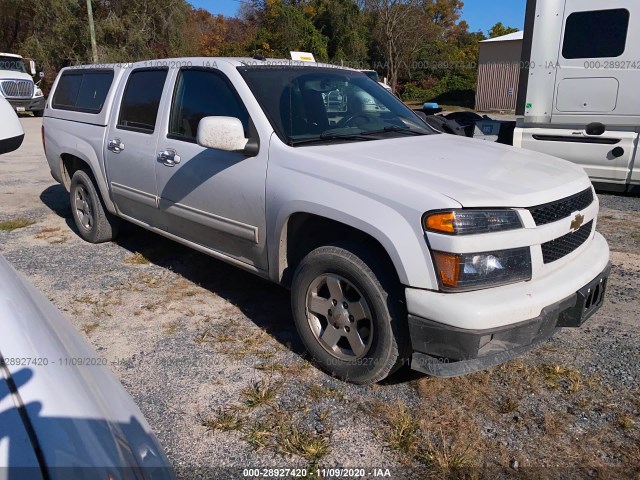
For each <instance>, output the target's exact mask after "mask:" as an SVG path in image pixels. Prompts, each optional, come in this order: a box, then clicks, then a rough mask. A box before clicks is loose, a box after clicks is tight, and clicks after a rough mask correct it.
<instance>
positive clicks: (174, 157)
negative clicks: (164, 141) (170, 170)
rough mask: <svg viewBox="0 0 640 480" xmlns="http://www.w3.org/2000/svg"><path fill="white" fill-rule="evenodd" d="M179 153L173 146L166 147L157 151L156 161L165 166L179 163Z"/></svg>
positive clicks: (173, 165)
mask: <svg viewBox="0 0 640 480" xmlns="http://www.w3.org/2000/svg"><path fill="white" fill-rule="evenodd" d="M180 160H182V159H181V158H180V155H178V154H177V153H176V151H175V150H174V149H173V148H167V149H166V150H165V151H164V152H160V153H158V161H159V162H162V163H163V164H164V165H166V166H167V167H175V166H176V165H177V164H179V163H180Z"/></svg>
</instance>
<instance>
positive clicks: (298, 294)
mask: <svg viewBox="0 0 640 480" xmlns="http://www.w3.org/2000/svg"><path fill="white" fill-rule="evenodd" d="M379 258H380V256H379V255H378V256H376V255H374V254H373V252H372V251H371V250H368V249H363V248H361V247H359V246H356V245H350V244H336V245H330V246H323V247H320V248H317V249H315V250H313V251H312V252H311V253H309V254H308V255H307V256H306V257H305V258H304V259H303V260H302V261H301V262H300V265H298V268H297V269H296V271H295V273H294V277H293V283H292V290H291V306H292V311H293V318H294V322H295V324H296V329H297V330H298V334H299V335H300V337H301V339H302V341H303V343H304V345H305V346H306V348H307V350H308V351H309V353H311V355H312V356H313V358H314V359H315V361H316V363H317V364H318V365H319V366H320V367H321V368H322V369H323V370H325V371H326V372H328V373H329V374H331V375H334V376H336V377H338V378H340V379H342V380H345V381H348V382H351V383H355V384H360V385H367V384H372V383H376V382H379V381H381V380H383V379H385V378H386V377H387V376H389V375H390V374H391V373H393V372H394V371H396V370H397V369H398V368H400V367H401V366H402V364H403V363H404V362H406V360H407V359H408V355H409V353H410V346H409V341H408V331H407V323H406V310H405V309H404V307H403V303H402V302H401V301H400V299H401V297H402V295H401V292H402V290H401V286H400V284H399V282H398V280H397V278H396V277H395V272H390V271H389V270H390V269H389V268H385V266H384V265H381V264H380V263H381V262H380V261H379ZM334 276H335V277H334ZM325 277H328V278H341V279H343V280H344V281H345V282H347V283H344V282H342V285H343V288H344V291H345V294H346V293H348V292H349V291H350V292H351V293H350V295H351V298H354V295H355V298H356V300H348V301H345V302H344V305H345V306H346V305H348V304H349V303H350V302H352V301H353V302H355V303H351V304H349V308H352V307H353V306H354V305H355V306H356V307H355V308H356V309H357V308H358V307H357V306H358V305H360V304H361V302H360V300H357V299H362V300H364V301H366V304H367V308H368V310H369V312H370V315H369V316H371V318H370V319H368V318H365V319H364V320H358V321H356V322H355V324H354V323H353V316H351V315H349V316H348V319H349V321H351V322H352V323H351V325H349V324H348V323H347V325H349V326H351V328H352V329H353V325H356V327H355V330H352V331H354V332H356V333H357V335H358V337H357V338H359V339H362V336H361V334H360V332H361V331H364V332H367V330H368V331H369V332H370V333H369V335H368V336H367V337H366V338H368V340H367V346H368V349H367V350H366V351H365V352H364V353H363V355H362V356H361V357H359V358H357V357H356V356H354V357H349V359H345V358H342V357H343V356H344V355H343V353H342V351H343V350H345V348H343V347H340V346H339V345H340V342H342V344H343V345H347V347H346V350H348V349H349V348H351V347H350V344H351V340H350V339H349V338H350V337H348V335H349V334H346V333H344V332H345V331H347V332H349V328H348V326H343V327H342V328H341V329H338V328H337V327H335V330H333V331H335V332H342V333H341V334H342V335H344V336H343V337H340V341H339V342H338V344H336V345H335V347H334V349H336V350H339V351H340V353H335V352H334V353H330V351H329V350H328V349H327V345H326V344H325V345H324V346H323V343H321V340H320V338H319V337H323V335H322V334H323V333H326V332H327V330H328V329H333V328H334V326H332V325H329V323H328V322H329V321H333V320H329V318H331V319H337V318H338V316H337V315H340V317H339V318H344V316H343V315H344V311H345V310H344V309H343V310H342V313H336V314H333V316H332V317H329V316H328V315H331V313H328V314H327V315H324V316H321V315H316V314H314V313H311V310H310V309H309V308H308V301H310V300H309V299H310V298H312V297H313V298H316V299H320V300H321V301H322V302H331V301H332V300H331V297H334V295H333V294H331V293H329V290H328V283H327V284H326V287H321V288H325V289H326V290H325V291H326V292H327V294H326V295H325V296H320V295H319V294H318V295H314V294H312V293H310V292H312V289H313V288H314V285H316V284H318V282H320V284H321V283H322V281H323V280H322V279H323V278H325ZM349 283H350V284H351V287H353V288H351V289H350V287H349ZM349 289H350V290H349ZM326 296H328V297H329V298H328V299H326V298H325V297H326ZM345 299H347V296H346V295H345ZM323 305H331V303H329V304H325V303H323ZM334 305H335V304H334ZM333 308H335V309H336V312H337V309H338V307H330V310H331V309H333ZM347 313H349V312H348V311H347ZM345 322H347V320H345ZM362 322H366V326H365V327H364V329H363V328H362V327H361V324H362ZM322 323H326V326H325V327H324V329H323V327H322ZM314 325H317V327H314ZM336 325H337V324H336ZM369 326H370V328H369ZM314 330H315V331H316V333H314ZM323 338H324V337H323ZM362 342H363V343H364V339H362ZM354 351H355V350H354ZM336 355H338V356H336Z"/></svg>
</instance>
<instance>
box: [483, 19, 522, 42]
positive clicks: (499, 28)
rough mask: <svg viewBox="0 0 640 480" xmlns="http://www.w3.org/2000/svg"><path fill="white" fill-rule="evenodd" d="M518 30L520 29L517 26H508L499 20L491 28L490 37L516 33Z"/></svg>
mask: <svg viewBox="0 0 640 480" xmlns="http://www.w3.org/2000/svg"><path fill="white" fill-rule="evenodd" d="M518 31H519V30H518V29H517V28H513V27H506V26H504V25H503V24H502V22H498V23H496V24H495V25H494V26H493V27H491V28H490V29H489V38H496V37H503V36H505V35H509V34H510V33H515V32H518Z"/></svg>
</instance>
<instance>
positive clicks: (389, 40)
mask: <svg viewBox="0 0 640 480" xmlns="http://www.w3.org/2000/svg"><path fill="white" fill-rule="evenodd" d="M362 1H363V8H364V9H365V10H366V11H369V12H370V13H371V14H372V16H373V18H374V19H375V26H374V30H373V34H374V36H375V37H376V38H377V40H378V41H379V42H380V44H381V45H382V46H383V48H384V59H385V64H386V71H387V77H388V81H389V84H390V85H391V88H392V89H393V90H395V89H396V86H397V84H398V78H399V77H400V73H401V71H402V70H406V71H409V70H410V67H411V62H412V61H413V60H414V59H415V57H416V55H417V53H418V52H419V50H420V46H421V43H422V39H423V36H424V34H425V32H424V9H423V6H422V3H421V2H420V1H419V0H362Z"/></svg>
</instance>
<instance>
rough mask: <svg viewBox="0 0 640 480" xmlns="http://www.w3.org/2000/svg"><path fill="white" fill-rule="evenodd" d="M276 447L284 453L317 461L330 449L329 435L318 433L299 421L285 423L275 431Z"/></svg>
mask: <svg viewBox="0 0 640 480" xmlns="http://www.w3.org/2000/svg"><path fill="white" fill-rule="evenodd" d="M275 440H276V444H277V449H278V451H279V452H280V453H283V454H285V455H297V456H299V457H302V458H305V459H307V460H309V461H311V462H317V461H319V460H320V459H321V458H323V457H325V456H326V455H328V454H329V452H330V451H331V447H330V444H329V435H328V434H327V433H322V434H318V433H316V432H315V431H312V430H311V429H309V428H307V427H305V426H303V425H301V424H300V423H285V424H282V425H280V426H279V428H278V429H277V433H276V439H275Z"/></svg>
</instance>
